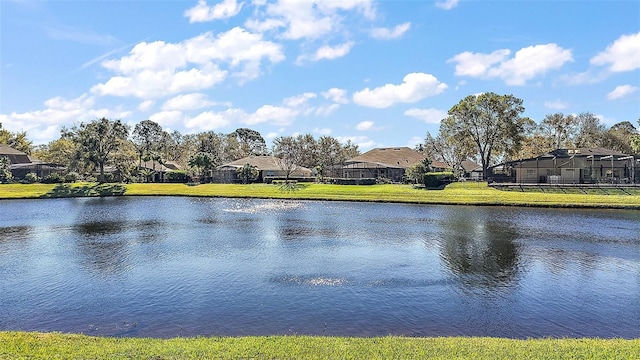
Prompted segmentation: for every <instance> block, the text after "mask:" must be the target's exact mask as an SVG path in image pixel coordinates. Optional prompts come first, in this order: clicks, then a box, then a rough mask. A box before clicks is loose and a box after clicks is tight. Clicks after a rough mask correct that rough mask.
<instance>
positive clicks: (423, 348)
mask: <svg viewBox="0 0 640 360" xmlns="http://www.w3.org/2000/svg"><path fill="white" fill-rule="evenodd" d="M0 358H3V359H4V358H7V359H107V358H108V359H203V358H215V359H276V358H277V359H638V358H640V339H634V340H622V339H527V340H515V339H501V338H481V337H476V338H467V337H447V338H444V337H443V338H408V337H396V336H389V337H378V338H352V337H311V336H258V337H196V338H174V339H151V338H106V337H91V336H85V335H76V334H61V333H37V332H11V331H10V332H0Z"/></svg>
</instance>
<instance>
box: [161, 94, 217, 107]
mask: <svg viewBox="0 0 640 360" xmlns="http://www.w3.org/2000/svg"><path fill="white" fill-rule="evenodd" d="M212 105H215V103H214V102H213V101H209V100H207V96H206V95H205V94H202V93H192V94H184V95H178V96H176V97H173V98H171V99H169V100H167V101H165V103H164V105H162V110H182V111H185V110H195V109H201V108H204V107H207V106H212Z"/></svg>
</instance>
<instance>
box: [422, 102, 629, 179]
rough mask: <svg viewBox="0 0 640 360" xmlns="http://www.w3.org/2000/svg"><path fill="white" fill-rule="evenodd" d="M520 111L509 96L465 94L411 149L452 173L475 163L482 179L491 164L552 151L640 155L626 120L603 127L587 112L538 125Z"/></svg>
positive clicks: (552, 117) (553, 116) (555, 116)
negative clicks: (598, 150) (465, 163)
mask: <svg viewBox="0 0 640 360" xmlns="http://www.w3.org/2000/svg"><path fill="white" fill-rule="evenodd" d="M524 110H525V108H524V106H523V101H522V99H519V98H517V97H514V96H513V95H498V94H496V93H492V92H488V93H483V94H480V95H469V96H467V97H465V98H464V99H462V100H461V101H460V102H459V103H458V104H456V105H454V106H453V107H452V108H451V109H450V110H449V111H448V113H447V114H448V116H447V117H446V118H444V119H442V121H441V122H440V128H439V129H438V133H437V134H436V136H435V137H434V136H433V135H431V134H430V133H427V135H426V138H425V141H424V143H423V144H419V145H418V146H417V147H416V148H417V150H419V151H422V152H424V153H425V154H426V155H427V158H429V159H431V160H437V161H441V162H443V163H445V164H447V166H448V167H450V168H451V169H454V170H456V171H461V170H462V165H461V164H462V162H463V161H465V160H471V161H477V162H479V163H480V164H481V165H482V170H483V174H484V177H485V178H486V177H487V174H488V171H487V170H488V168H489V167H490V166H491V165H494V164H497V163H500V162H504V161H509V160H514V159H526V158H533V157H536V156H539V155H542V154H545V153H548V152H550V151H552V150H555V149H562V148H592V147H603V148H607V149H611V150H615V151H620V152H622V153H625V154H633V155H639V154H640V135H639V134H638V131H637V130H636V128H635V126H634V125H633V124H632V123H630V122H628V121H624V122H620V123H617V124H615V125H613V126H611V127H609V128H607V127H606V126H605V125H604V124H603V123H602V122H601V121H600V119H599V118H597V117H596V116H595V115H593V114H592V113H588V112H586V113H581V114H578V115H565V114H563V113H555V114H547V115H546V116H545V117H544V119H543V120H542V121H541V122H540V123H539V124H538V123H536V122H535V121H534V120H532V119H530V118H528V117H524V116H522V114H523V113H524ZM638 125H640V119H638Z"/></svg>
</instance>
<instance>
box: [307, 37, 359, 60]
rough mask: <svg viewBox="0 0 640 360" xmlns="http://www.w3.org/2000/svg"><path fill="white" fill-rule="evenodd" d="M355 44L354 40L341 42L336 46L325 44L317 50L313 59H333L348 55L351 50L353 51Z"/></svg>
mask: <svg viewBox="0 0 640 360" xmlns="http://www.w3.org/2000/svg"><path fill="white" fill-rule="evenodd" d="M353 44H354V43H353V41H348V42H346V43H344V44H340V45H336V46H329V45H325V46H323V47H321V48H319V49H318V50H317V51H316V53H315V55H314V56H313V60H314V61H318V60H323V59H328V60H332V59H336V58H339V57H343V56H345V55H347V54H348V53H349V51H351V48H352V47H353Z"/></svg>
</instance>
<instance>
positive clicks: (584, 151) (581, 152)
mask: <svg viewBox="0 0 640 360" xmlns="http://www.w3.org/2000/svg"><path fill="white" fill-rule="evenodd" d="M548 155H550V156H557V157H571V156H589V155H594V156H608V155H615V156H626V155H627V154H625V153H621V152H620V151H615V150H610V149H605V148H602V147H595V148H577V149H556V150H553V151H550V152H549V153H548Z"/></svg>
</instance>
